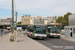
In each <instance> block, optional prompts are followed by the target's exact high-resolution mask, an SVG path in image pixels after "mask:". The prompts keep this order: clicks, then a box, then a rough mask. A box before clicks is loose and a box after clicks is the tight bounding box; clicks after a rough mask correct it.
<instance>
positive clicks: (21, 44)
mask: <svg viewBox="0 0 75 50" xmlns="http://www.w3.org/2000/svg"><path fill="white" fill-rule="evenodd" d="M8 38H9V35H6V37H5V38H4V39H2V41H0V50H51V49H50V48H48V47H46V46H44V45H42V44H40V43H39V42H37V41H35V40H33V39H31V38H29V37H27V36H26V35H24V36H21V35H20V33H18V42H9V41H8Z"/></svg>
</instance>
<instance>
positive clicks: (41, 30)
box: [27, 25, 47, 39]
mask: <svg viewBox="0 0 75 50" xmlns="http://www.w3.org/2000/svg"><path fill="white" fill-rule="evenodd" d="M27 36H28V37H31V38H39V39H44V38H46V37H47V34H46V25H29V26H27Z"/></svg>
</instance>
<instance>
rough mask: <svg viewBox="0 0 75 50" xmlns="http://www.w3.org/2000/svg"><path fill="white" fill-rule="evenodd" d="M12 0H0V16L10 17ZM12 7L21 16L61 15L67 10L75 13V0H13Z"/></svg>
mask: <svg viewBox="0 0 75 50" xmlns="http://www.w3.org/2000/svg"><path fill="white" fill-rule="evenodd" d="M11 1H12V0H0V18H11V17H12V11H11V10H12V9H11V8H12V6H11V4H12V3H11ZM14 7H15V8H14V9H15V11H17V12H18V21H20V20H21V16H23V14H24V15H29V14H30V15H31V16H45V17H47V16H63V15H64V14H66V13H67V12H71V13H75V0H14Z"/></svg>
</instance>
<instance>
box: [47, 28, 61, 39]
mask: <svg viewBox="0 0 75 50" xmlns="http://www.w3.org/2000/svg"><path fill="white" fill-rule="evenodd" d="M47 36H48V37H58V38H60V29H59V28H56V27H47Z"/></svg>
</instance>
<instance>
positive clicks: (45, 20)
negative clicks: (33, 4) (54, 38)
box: [21, 16, 56, 25]
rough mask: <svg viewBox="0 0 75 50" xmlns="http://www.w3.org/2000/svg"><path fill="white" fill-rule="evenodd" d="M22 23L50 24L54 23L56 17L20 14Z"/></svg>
mask: <svg viewBox="0 0 75 50" xmlns="http://www.w3.org/2000/svg"><path fill="white" fill-rule="evenodd" d="M21 22H22V24H46V25H47V24H52V25H55V23H56V18H55V16H48V17H44V16H32V17H29V16H22V20H21Z"/></svg>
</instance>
